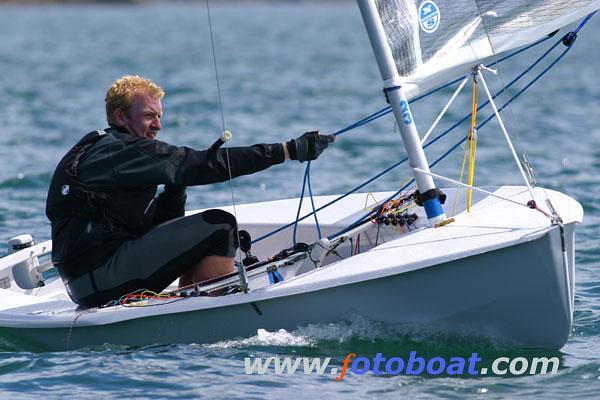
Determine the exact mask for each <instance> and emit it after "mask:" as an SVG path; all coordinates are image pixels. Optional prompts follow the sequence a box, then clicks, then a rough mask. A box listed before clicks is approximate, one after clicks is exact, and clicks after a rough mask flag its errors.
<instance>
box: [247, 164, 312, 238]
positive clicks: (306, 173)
mask: <svg viewBox="0 0 600 400" xmlns="http://www.w3.org/2000/svg"><path fill="white" fill-rule="evenodd" d="M307 176H308V168H307V169H306V170H305V171H304V179H303V180H302V191H301V192H300V203H299V204H298V211H297V212H296V220H295V221H294V222H293V223H291V224H288V225H287V226H286V228H287V227H290V226H292V225H294V232H293V234H292V242H293V243H294V247H296V231H297V229H298V222H300V221H301V220H302V219H304V218H302V219H298V217H300V210H301V209H302V200H303V199H304V188H305V187H306V177H307ZM282 230H283V229H278V230H276V231H273V232H271V233H268V234H267V235H265V236H262V237H260V238H258V239H256V240H253V241H252V242H253V243H256V242H258V241H259V240H262V239H264V238H265V237H269V236H271V235H273V234H275V233H277V232H280V231H282Z"/></svg>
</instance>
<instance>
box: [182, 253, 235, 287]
mask: <svg viewBox="0 0 600 400" xmlns="http://www.w3.org/2000/svg"><path fill="white" fill-rule="evenodd" d="M233 261H234V259H233V258H232V257H222V256H206V257H204V258H203V259H202V260H201V261H200V262H199V263H198V264H196V265H195V266H194V267H192V268H191V269H190V270H188V271H186V272H185V273H184V274H183V275H181V278H179V288H180V289H181V288H182V287H184V286H189V285H191V284H194V283H198V282H202V281H206V280H208V279H213V278H216V277H219V276H221V275H226V274H229V273H231V272H234V271H235V269H234V262H233Z"/></svg>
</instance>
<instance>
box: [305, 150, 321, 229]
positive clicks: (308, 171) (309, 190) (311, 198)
mask: <svg viewBox="0 0 600 400" xmlns="http://www.w3.org/2000/svg"><path fill="white" fill-rule="evenodd" d="M306 172H307V175H306V178H307V179H306V181H307V182H308V195H309V196H310V204H311V205H312V210H313V215H314V216H315V224H316V226H317V233H318V235H319V240H320V239H321V227H320V226H319V219H318V218H317V212H316V211H315V201H314V199H313V194H312V187H311V185H310V161H309V162H308V164H307V165H306Z"/></svg>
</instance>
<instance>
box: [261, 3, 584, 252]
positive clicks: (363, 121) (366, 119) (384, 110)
mask: <svg viewBox="0 0 600 400" xmlns="http://www.w3.org/2000/svg"><path fill="white" fill-rule="evenodd" d="M594 14H595V12H594V13H591V14H590V15H588V16H587V17H586V18H585V19H584V20H583V21H582V22H581V24H580V25H579V27H578V28H577V29H576V30H575V31H574V32H575V33H577V32H579V30H581V28H583V26H584V25H585V24H586V23H587V22H588V21H589V20H590V18H591V17H592V16H593V15H594ZM567 35H568V34H567ZM550 38H551V37H550V36H546V37H544V38H542V39H540V40H538V41H536V42H534V43H531V44H529V45H527V46H525V47H523V48H521V49H519V50H516V51H514V52H512V53H509V54H507V55H505V56H504V57H502V58H500V59H499V60H497V61H494V62H492V63H490V64H488V65H487V66H488V67H491V66H494V65H497V64H498V63H500V62H502V61H505V60H507V59H509V58H512V57H514V56H516V55H518V54H520V53H523V52H525V51H527V50H529V49H531V48H533V47H536V46H538V45H540V44H542V43H544V42H545V41H547V40H549V39H550ZM562 40H563V39H560V40H559V41H557V42H556V43H555V44H553V45H552V46H551V47H550V48H549V49H547V50H546V51H545V52H544V53H543V54H542V55H541V56H539V57H538V58H537V59H536V60H535V61H534V62H533V63H532V64H531V65H530V66H529V67H527V68H526V69H525V70H524V71H523V72H521V73H520V74H519V75H517V76H516V77H515V78H513V80H512V81H510V82H509V83H508V84H506V85H505V87H504V88H503V89H502V90H500V91H498V92H497V93H496V94H495V95H494V96H493V98H496V97H497V96H500V95H501V94H502V93H503V92H505V91H506V90H508V89H509V88H510V87H511V86H513V85H514V84H515V83H516V82H517V81H519V80H520V79H521V78H522V77H523V76H525V75H526V74H527V73H529V72H530V71H531V70H532V69H533V68H535V67H536V66H537V65H538V64H539V63H540V62H541V61H542V60H543V59H544V58H546V57H547V56H548V55H549V54H550V53H551V52H552V50H554V49H555V48H556V47H557V46H558V45H559V44H560V43H561V42H562ZM570 48H571V47H570V46H569V47H567V48H566V49H565V50H563V52H562V53H561V54H560V55H559V56H558V57H557V58H556V59H555V60H554V61H553V62H551V63H550V65H549V66H547V67H546V68H544V69H543V70H542V71H541V72H539V73H538V74H537V75H536V76H535V77H534V78H533V79H532V80H531V81H530V82H529V83H527V84H526V85H525V86H524V87H523V88H522V89H520V90H519V91H518V92H517V93H515V94H514V95H513V96H512V97H511V98H510V99H509V100H508V101H506V102H505V103H504V104H503V105H502V106H501V107H499V108H498V111H499V112H501V111H503V110H504V109H505V108H506V107H507V106H508V105H509V104H511V103H512V102H513V101H514V100H516V99H517V98H518V97H520V96H521V95H522V94H523V93H524V92H525V91H526V90H527V89H529V87H531V86H532V85H533V84H534V83H536V82H537V81H538V80H539V79H541V77H542V76H544V75H545V74H546V73H547V72H548V71H549V70H550V69H551V68H553V67H554V66H555V65H556V64H557V63H558V62H559V61H560V60H561V59H562V58H563V57H564V56H565V55H566V54H567V52H568V51H569V50H570ZM463 79H464V76H463V77H459V78H457V79H455V80H453V81H451V82H449V83H446V84H444V85H442V86H439V87H437V88H434V89H432V90H430V91H429V92H427V93H425V94H422V95H420V96H417V97H416V98H414V99H413V100H412V102H416V101H419V100H421V99H423V98H425V97H428V96H430V95H432V94H434V93H436V92H438V91H440V90H443V89H445V88H447V87H449V86H451V85H453V84H455V83H458V82H460V81H462V80H463ZM488 104H489V101H486V102H484V103H483V104H482V105H480V106H479V107H478V108H477V110H481V109H482V108H484V107H486V106H487V105H488ZM390 112H391V108H390V107H389V106H388V107H385V108H382V109H380V110H378V111H376V112H375V113H372V114H370V115H368V116H367V117H364V118H363V119H361V120H359V121H357V122H355V123H353V124H351V125H349V126H347V127H345V128H343V129H340V130H339V131H337V132H335V133H333V135H335V136H338V135H341V134H343V133H346V132H348V131H350V130H353V129H355V128H358V127H360V126H363V125H365V124H367V123H369V122H372V121H374V120H376V119H378V118H381V117H382V116H385V115H387V114H389V113H390ZM470 117H471V114H468V115H466V116H465V117H464V118H462V119H461V120H460V121H458V122H457V123H455V124H454V125H452V126H451V127H449V128H448V129H446V130H445V131H444V132H442V133H440V134H439V135H438V136H436V137H435V138H433V139H431V140H430V141H429V142H428V143H427V144H425V145H424V146H423V147H424V148H427V147H429V146H430V145H432V144H434V143H435V142H437V141H438V140H440V139H441V138H442V137H444V136H446V135H447V134H449V133H450V132H451V131H453V130H454V129H455V128H456V127H457V126H459V125H461V124H462V123H463V122H465V121H466V120H468V119H469V118H470ZM492 118H494V115H490V116H489V117H488V118H486V119H485V120H484V121H483V122H482V123H480V124H479V125H478V126H477V129H481V128H482V127H483V126H485V125H486V124H487V123H488V122H489V121H490V120H491V119H492ZM466 139H467V137H463V138H462V139H461V140H459V141H458V142H457V143H456V144H454V145H453V146H452V147H451V148H450V149H449V150H447V151H446V152H445V153H444V154H442V155H441V156H440V157H439V158H438V159H437V160H436V161H434V162H433V163H432V164H431V165H430V167H434V166H435V165H437V164H438V163H439V162H441V161H442V160H443V159H445V158H446V157H447V156H448V155H449V154H450V153H452V152H453V151H454V150H455V149H456V148H457V147H459V146H461V145H462V144H463V143H464V142H465V141H466ZM407 160H408V159H407V158H404V159H402V160H400V161H398V162H396V163H394V164H393V165H391V166H389V167H387V168H386V169H385V170H383V171H382V172H380V173H378V174H377V175H375V176H373V177H371V178H370V179H368V180H367V181H365V182H363V183H361V184H359V185H358V186H355V187H354V188H352V189H350V190H349V191H348V192H346V193H344V194H342V195H340V196H339V197H337V198H335V199H333V200H331V201H330V202H328V203H326V204H324V205H322V206H320V207H319V208H317V209H316V210H315V211H314V212H310V213H308V214H306V215H304V216H302V217H300V216H299V215H300V214H299V213H298V216H297V218H296V220H295V221H293V222H290V223H288V224H285V225H282V226H280V227H279V228H276V229H274V230H273V231H271V232H268V233H266V234H264V235H263V236H261V237H259V238H257V239H255V240H253V241H252V243H256V242H259V241H262V240H264V239H266V238H268V237H270V236H272V235H275V234H277V233H279V232H281V231H283V230H285V229H287V228H290V227H292V226H295V225H297V224H298V222H300V221H302V220H304V219H306V218H308V217H310V216H311V215H313V213H316V212H319V211H321V210H323V209H325V208H327V207H329V206H331V205H332V204H334V203H336V202H338V201H340V200H342V199H344V198H346V197H348V196H349V195H350V194H352V193H354V192H356V191H358V190H360V189H362V188H363V187H365V186H367V185H368V184H370V183H371V182H373V181H375V180H377V179H379V178H380V177H381V176H383V175H385V174H387V173H388V172H390V171H391V170H393V169H395V168H397V167H398V166H400V165H401V164H403V163H404V162H406V161H407ZM413 182H414V180H411V181H410V182H409V183H407V184H406V185H404V186H403V187H402V188H401V189H400V190H398V191H397V192H396V193H394V194H393V195H392V196H390V197H389V198H388V199H386V200H385V201H389V200H390V199H392V198H394V197H396V196H397V195H398V194H400V193H401V192H402V191H404V190H405V189H406V188H408V187H409V186H410V185H412V183H413ZM385 201H384V202H385ZM365 218H368V216H363V217H361V218H359V219H358V220H357V221H355V222H354V223H352V224H350V225H349V226H348V227H347V228H344V229H342V230H340V231H339V232H336V233H335V234H332V235H330V236H328V238H329V239H331V238H333V237H335V236H338V235H341V234H343V233H344V232H347V231H348V230H350V229H352V227H353V226H356V224H359V223H361V222H364V221H365Z"/></svg>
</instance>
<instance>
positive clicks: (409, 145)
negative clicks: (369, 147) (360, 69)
mask: <svg viewBox="0 0 600 400" xmlns="http://www.w3.org/2000/svg"><path fill="white" fill-rule="evenodd" d="M357 2H358V7H359V8H360V13H361V14H362V18H363V22H364V24H365V27H366V29H367V33H368V35H369V40H370V42H371V47H372V48H373V52H374V53H375V59H376V60H377V65H378V66H379V71H380V72H381V78H382V79H383V90H384V92H385V94H386V97H387V99H388V101H389V103H390V105H391V106H392V111H393V112H394V117H395V118H396V122H397V124H398V128H399V130H400V134H401V135H402V141H403V142H404V147H405V148H406V152H407V155H408V162H409V165H410V167H411V169H413V173H414V175H415V179H416V182H417V188H418V190H419V193H420V195H421V199H422V204H423V206H424V207H425V212H426V213H427V218H428V219H429V222H430V223H432V224H435V223H437V222H439V221H442V220H444V219H446V215H445V214H444V210H443V209H442V205H441V204H440V200H439V191H438V190H437V189H436V187H435V183H434V182H433V178H432V177H431V176H430V175H426V174H424V173H421V172H417V171H415V170H414V168H418V169H420V170H422V171H425V172H426V173H429V172H430V171H429V163H428V162H427V158H426V157H425V152H424V151H423V146H422V145H421V141H420V139H419V134H418V132H417V127H416V126H415V123H414V118H413V116H412V113H411V111H410V107H409V105H408V100H407V99H406V95H405V93H404V90H403V89H402V82H401V80H400V76H399V75H398V70H397V69H396V63H395V62H394V58H393V56H392V51H391V49H390V46H389V44H388V41H387V37H386V35H385V31H384V29H383V25H382V23H381V19H380V18H379V13H378V12H377V6H376V5H375V0H357Z"/></svg>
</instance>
